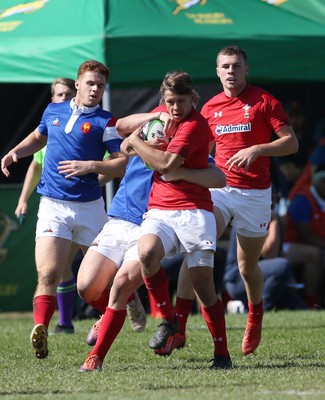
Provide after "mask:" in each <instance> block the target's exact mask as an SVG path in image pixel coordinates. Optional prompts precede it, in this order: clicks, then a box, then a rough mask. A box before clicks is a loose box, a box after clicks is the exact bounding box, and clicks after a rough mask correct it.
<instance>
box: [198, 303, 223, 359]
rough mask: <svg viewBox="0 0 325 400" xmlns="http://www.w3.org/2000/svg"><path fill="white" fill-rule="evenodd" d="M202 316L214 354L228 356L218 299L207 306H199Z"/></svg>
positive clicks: (220, 304)
mask: <svg viewBox="0 0 325 400" xmlns="http://www.w3.org/2000/svg"><path fill="white" fill-rule="evenodd" d="M201 310H202V315H203V318H204V320H205V322H206V324H207V326H208V328H209V331H210V333H211V335H212V338H213V343H214V355H215V356H216V355H222V356H225V357H229V352H228V348H227V334H226V321H225V313H224V308H223V304H222V302H221V300H220V299H218V300H217V302H216V303H215V304H214V305H213V306H210V307H208V308H204V307H201Z"/></svg>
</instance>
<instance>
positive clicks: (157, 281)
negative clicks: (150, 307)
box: [143, 267, 174, 322]
mask: <svg viewBox="0 0 325 400" xmlns="http://www.w3.org/2000/svg"><path fill="white" fill-rule="evenodd" d="M143 280H144V283H145V285H146V287H147V290H148V292H150V295H152V298H153V299H154V301H155V303H156V304H157V307H158V308H159V310H160V314H161V317H162V318H163V319H166V320H168V321H170V322H173V321H174V312H173V309H172V305H171V301H170V297H169V291H168V285H169V284H168V277H167V274H166V271H165V270H164V269H163V268H162V267H160V269H159V270H158V272H156V273H155V274H154V275H153V276H151V277H150V278H145V277H143Z"/></svg>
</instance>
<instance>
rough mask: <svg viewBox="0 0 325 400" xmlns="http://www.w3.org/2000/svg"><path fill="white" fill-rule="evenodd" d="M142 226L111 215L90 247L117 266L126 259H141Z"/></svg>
mask: <svg viewBox="0 0 325 400" xmlns="http://www.w3.org/2000/svg"><path fill="white" fill-rule="evenodd" d="M139 235H140V226H139V225H136V224H133V223H132V222H128V221H123V220H121V219H117V218H112V217H109V219H108V222H107V223H106V224H105V226H104V228H103V229H102V231H101V232H100V233H99V234H98V236H97V237H96V238H95V240H94V241H93V243H92V244H91V246H90V249H91V250H93V251H97V252H98V253H100V254H103V256H105V257H107V258H109V259H110V260H112V261H113V262H114V263H115V264H116V266H117V268H119V267H120V266H121V265H122V264H123V262H124V261H129V260H136V261H139V253H138V238H139Z"/></svg>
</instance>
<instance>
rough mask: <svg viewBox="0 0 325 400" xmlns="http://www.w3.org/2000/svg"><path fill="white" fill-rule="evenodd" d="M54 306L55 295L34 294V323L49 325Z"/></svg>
mask: <svg viewBox="0 0 325 400" xmlns="http://www.w3.org/2000/svg"><path fill="white" fill-rule="evenodd" d="M55 308H56V297H55V296H48V295H45V294H43V295H40V296H36V297H34V299H33V314H34V325H37V324H43V325H44V326H45V327H46V328H48V327H49V325H50V321H51V318H52V317H53V314H54V311H55Z"/></svg>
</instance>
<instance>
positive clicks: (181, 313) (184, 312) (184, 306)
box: [175, 297, 193, 335]
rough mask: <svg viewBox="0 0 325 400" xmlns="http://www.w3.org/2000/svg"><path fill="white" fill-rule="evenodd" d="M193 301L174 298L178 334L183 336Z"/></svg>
mask: <svg viewBox="0 0 325 400" xmlns="http://www.w3.org/2000/svg"><path fill="white" fill-rule="evenodd" d="M192 305H193V300H187V299H182V298H180V297H176V304H175V314H176V318H177V322H178V328H179V333H180V334H181V335H185V331H186V323H187V318H188V316H189V315H190V313H191V309H192Z"/></svg>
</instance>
